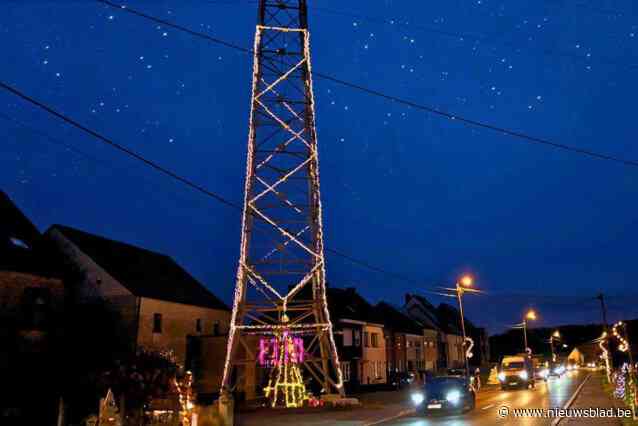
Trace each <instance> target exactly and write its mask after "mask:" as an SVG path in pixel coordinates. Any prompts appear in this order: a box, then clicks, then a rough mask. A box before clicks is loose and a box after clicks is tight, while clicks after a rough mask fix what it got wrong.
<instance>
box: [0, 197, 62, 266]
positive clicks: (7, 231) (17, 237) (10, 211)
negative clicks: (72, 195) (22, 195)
mask: <svg viewBox="0 0 638 426" xmlns="http://www.w3.org/2000/svg"><path fill="white" fill-rule="evenodd" d="M0 217H1V218H2V220H0V270H5V271H16V272H26V273H32V274H36V275H43V276H57V275H59V274H58V273H57V271H55V270H54V268H52V267H51V262H49V261H48V260H49V259H50V256H48V255H47V247H46V244H45V243H44V239H43V238H42V234H41V233H40V231H38V228H36V227H35V225H34V224H33V223H31V221H30V220H29V219H28V218H27V216H26V215H25V214H24V213H22V211H21V210H20V209H19V208H18V206H17V205H16V204H15V203H14V202H13V201H12V200H11V198H9V196H8V195H7V194H5V193H4V192H2V191H0Z"/></svg>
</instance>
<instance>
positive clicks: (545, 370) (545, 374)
mask: <svg viewBox="0 0 638 426" xmlns="http://www.w3.org/2000/svg"><path fill="white" fill-rule="evenodd" d="M534 379H537V380H545V381H547V379H549V367H546V366H544V365H538V366H536V367H535V368H534Z"/></svg>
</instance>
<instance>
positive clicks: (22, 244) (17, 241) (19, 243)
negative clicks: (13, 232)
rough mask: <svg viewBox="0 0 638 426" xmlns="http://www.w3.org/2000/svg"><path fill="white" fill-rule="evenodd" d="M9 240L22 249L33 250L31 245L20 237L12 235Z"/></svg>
mask: <svg viewBox="0 0 638 426" xmlns="http://www.w3.org/2000/svg"><path fill="white" fill-rule="evenodd" d="M9 240H10V241H11V244H13V245H14V246H16V247H20V248H21V249H25V250H31V247H29V244H27V243H25V242H24V241H22V240H21V239H20V238H14V237H11V238H9Z"/></svg>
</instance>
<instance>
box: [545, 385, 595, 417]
mask: <svg viewBox="0 0 638 426" xmlns="http://www.w3.org/2000/svg"><path fill="white" fill-rule="evenodd" d="M590 377H591V373H589V374H588V375H587V377H585V380H583V381H582V382H581V383H580V385H579V386H578V388H576V391H575V392H574V394H573V395H572V397H571V398H569V401H567V402H566V403H565V405H563V409H567V408H569V406H570V405H572V404H573V403H574V401H575V400H576V397H577V396H578V394H579V393H580V390H581V389H582V388H583V386H585V383H586V382H587V380H589V378H590ZM563 419H565V417H558V418H557V419H554V421H553V422H552V426H556V425H558V424H559V423H560V422H561V421H562V420H563Z"/></svg>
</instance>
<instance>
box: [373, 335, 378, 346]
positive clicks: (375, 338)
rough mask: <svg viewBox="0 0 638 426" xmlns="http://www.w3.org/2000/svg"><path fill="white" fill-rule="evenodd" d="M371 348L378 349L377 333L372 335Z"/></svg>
mask: <svg viewBox="0 0 638 426" xmlns="http://www.w3.org/2000/svg"><path fill="white" fill-rule="evenodd" d="M372 347H373V348H378V347H379V334H377V333H372Z"/></svg>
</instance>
